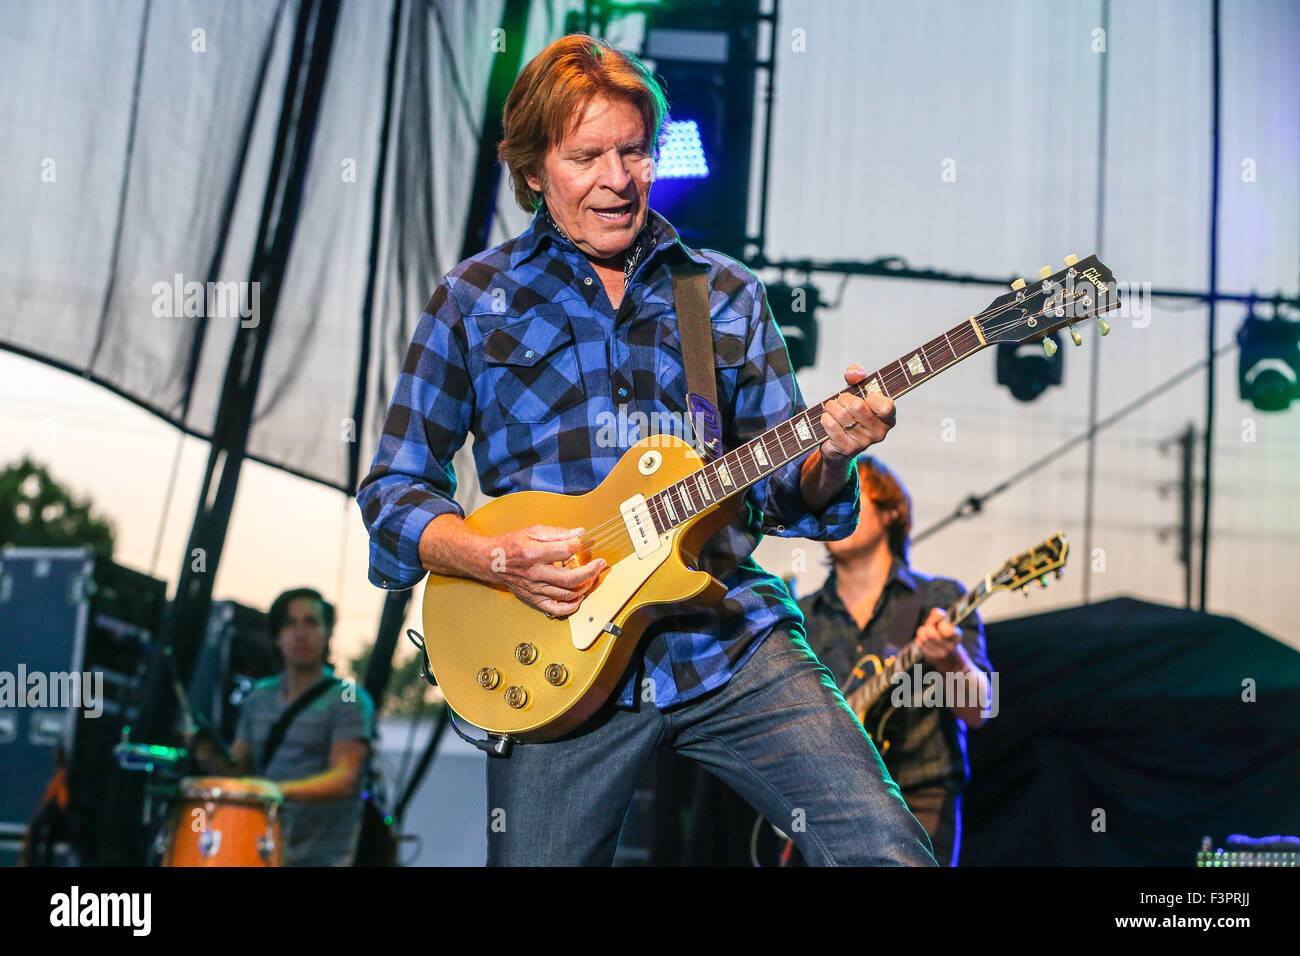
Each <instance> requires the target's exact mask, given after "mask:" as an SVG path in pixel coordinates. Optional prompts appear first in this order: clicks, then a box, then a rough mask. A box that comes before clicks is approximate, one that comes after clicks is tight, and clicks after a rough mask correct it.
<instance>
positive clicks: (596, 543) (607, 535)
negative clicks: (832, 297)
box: [579, 286, 1096, 551]
mask: <svg viewBox="0 0 1300 956" xmlns="http://www.w3.org/2000/svg"><path fill="white" fill-rule="evenodd" d="M1043 292H1044V287H1043V286H1040V287H1039V288H1038V289H1037V290H1035V291H1034V292H1033V293H1032V294H1030V295H1028V296H1026V297H1025V298H1024V299H1018V300H1017V301H1016V302H1015V303H1014V304H1009V305H1007V306H1005V307H1004V308H1003V309H1002V310H1001V311H1000V312H994V313H991V314H990V315H989V316H988V317H987V318H986V320H985V321H987V319H989V318H996V317H998V316H1000V315H1004V314H1005V313H1006V312H1008V311H1010V310H1011V309H1013V308H1016V307H1018V306H1021V305H1023V304H1024V303H1025V302H1027V301H1029V300H1030V299H1032V298H1035V297H1037V296H1039V295H1042V294H1043ZM1054 312H1055V310H1054V309H1053V310H1048V309H1043V310H1042V311H1040V312H1037V313H1034V315H1033V317H1034V318H1039V317H1046V316H1049V315H1051V314H1053V313H1054ZM1095 314H1096V313H1095V312H1093V313H1091V314H1089V315H1083V316H1079V317H1077V318H1076V319H1075V321H1083V320H1084V319H1086V318H1090V317H1091V315H1095ZM1024 318H1028V316H1024V317H1021V318H1018V319H1015V320H1013V321H1010V322H1006V323H1001V324H998V325H994V326H988V327H981V328H982V331H983V332H984V333H985V335H986V336H987V335H990V334H991V335H996V334H998V333H999V332H1002V331H1004V330H1006V329H1009V328H1012V327H1014V326H1015V325H1016V324H1017V323H1019V322H1022V321H1023V320H1024ZM1065 324H1073V323H1065ZM1052 331H1055V330H1052ZM945 334H946V333H945ZM922 348H924V346H923V347H922ZM949 350H950V351H952V352H953V353H954V355H955V354H956V350H955V349H953V348H952V346H951V344H950V345H949ZM927 357H928V356H927ZM962 357H963V358H964V357H965V356H962ZM950 364H951V363H950ZM932 365H933V363H932ZM945 368H946V366H945ZM881 374H882V375H884V374H887V373H881ZM933 374H934V373H933V372H932V373H931V375H933ZM895 377H896V376H895ZM893 380H894V379H893V378H886V383H885V384H886V385H889V384H890V383H891V382H892V381H893ZM905 384H906V385H907V386H908V388H904V389H894V390H891V391H892V392H893V394H896V395H900V397H901V395H902V394H903V393H905V392H906V391H907V390H908V389H909V388H910V386H911V383H910V382H907V383H905ZM850 387H852V388H858V387H860V383H859V385H856V386H850ZM804 414H805V415H806V414H807V412H806V411H805V413H804ZM792 420H793V419H792ZM782 424H786V423H784V422H783V423H782ZM808 424H809V425H810V426H811V425H812V424H813V423H812V422H811V421H810V420H809V421H808ZM817 424H820V421H818V423H817ZM778 427H779V426H778ZM776 437H777V441H778V445H779V446H780V447H781V449H782V452H784V442H783V441H782V440H781V438H780V436H779V435H778V436H776ZM742 447H744V446H742ZM735 451H739V449H735ZM797 457H798V455H797V454H796V455H795V456H793V457H792V458H790V459H788V460H789V461H792V460H794V458H797ZM723 458H725V455H724V456H723ZM721 460H722V459H721V458H720V459H718V461H721ZM716 463H717V462H716V461H715V462H713V464H716ZM786 463H787V462H783V463H782V464H781V465H777V466H776V468H774V469H772V470H773V471H775V470H777V469H779V468H781V467H784V465H785V464H786ZM706 467H707V466H706ZM702 470H703V469H700V471H702ZM697 474H699V471H696V472H694V473H692V475H697ZM692 475H687V476H686V477H685V478H683V479H681V480H680V481H678V482H674V483H673V485H678V484H681V483H683V482H685V481H686V480H688V479H689V478H690V477H692ZM703 481H704V479H697V484H698V483H703ZM671 487H672V485H670V486H669V488H671ZM705 487H706V489H707V485H706V486H705ZM667 491H668V488H665V489H663V492H667ZM734 493H735V492H733V494H734ZM657 494H659V493H656V496H657ZM679 496H681V497H685V496H684V495H682V494H681V492H680V491H679ZM724 497H730V496H729V495H728V496H724ZM718 500H721V499H718ZM692 503H693V499H692ZM648 505H649V508H648V510H649V511H650V512H651V516H652V517H654V518H655V519H657V524H658V525H659V526H663V525H664V524H665V522H664V519H665V518H666V515H665V513H664V510H663V508H662V507H661V506H659V505H658V503H657V502H655V499H654V497H652V498H651V499H650V502H649V503H648ZM696 513H697V514H698V513H699V510H697V512H696ZM624 530H625V523H624V522H623V520H622V518H621V517H619V518H611V519H608V520H607V521H605V522H603V523H602V524H600V525H597V526H596V527H595V528H593V529H592V531H591V532H587V533H584V534H583V535H581V536H579V541H581V542H583V543H584V544H585V545H586V546H585V547H584V548H582V549H581V550H585V551H591V550H594V549H596V548H602V547H605V546H606V545H609V544H611V543H612V542H615V541H617V540H618V539H619V535H620V532H623V531H624ZM629 543H631V542H630V540H629ZM633 550H635V548H634V549H633Z"/></svg>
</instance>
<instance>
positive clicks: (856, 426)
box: [821, 365, 896, 464]
mask: <svg viewBox="0 0 1300 956" xmlns="http://www.w3.org/2000/svg"><path fill="white" fill-rule="evenodd" d="M866 377H867V373H866V371H865V370H864V369H863V368H862V366H861V365H850V366H849V367H848V370H847V371H845V373H844V382H845V384H848V385H857V384H858V383H859V382H861V381H862V380H863V379H864V378H866ZM895 421H896V416H895V412H894V403H893V402H892V401H890V400H889V399H888V398H886V397H885V396H884V395H881V394H880V393H879V392H868V393H867V397H866V398H865V399H862V398H859V397H858V396H857V395H855V394H853V393H852V392H841V393H840V394H839V395H836V396H835V397H834V398H832V399H830V400H829V401H827V402H826V403H825V411H823V412H822V418H821V422H822V428H824V429H826V440H825V441H824V442H822V444H821V453H822V457H823V458H824V459H826V460H827V461H828V462H830V463H832V464H839V463H841V462H845V461H848V460H849V459H850V458H852V457H854V456H855V455H858V454H860V453H861V452H864V451H866V450H867V449H868V448H870V447H871V446H872V445H874V444H876V443H877V442H880V441H883V440H884V438H885V435H886V434H887V433H888V431H889V430H890V429H891V428H893V427H894V422H895Z"/></svg>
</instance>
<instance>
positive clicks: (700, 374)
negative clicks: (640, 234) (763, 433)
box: [670, 260, 722, 459]
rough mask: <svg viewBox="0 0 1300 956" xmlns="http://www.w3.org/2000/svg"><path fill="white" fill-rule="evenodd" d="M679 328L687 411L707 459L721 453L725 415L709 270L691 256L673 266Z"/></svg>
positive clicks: (671, 268)
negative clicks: (717, 367) (721, 411)
mask: <svg viewBox="0 0 1300 956" xmlns="http://www.w3.org/2000/svg"><path fill="white" fill-rule="evenodd" d="M670 272H671V273H672V277H673V305H674V307H675V308H676V311H677V331H678V334H679V335H680V336H681V340H682V365H683V366H684V367H685V369H686V412H687V414H688V415H689V416H690V419H691V427H692V429H694V432H695V436H696V439H697V442H696V446H697V449H698V450H699V451H700V453H701V454H702V455H703V456H704V457H705V459H713V458H716V457H718V456H719V455H721V454H722V419H721V416H720V414H719V412H718V387H717V373H716V372H715V371H714V359H713V320H712V319H711V318H710V317H709V280H708V275H707V272H706V270H705V269H704V268H703V267H702V266H699V265H696V264H695V263H694V262H690V261H689V260H688V261H686V262H682V263H679V264H677V265H674V266H671V267H670Z"/></svg>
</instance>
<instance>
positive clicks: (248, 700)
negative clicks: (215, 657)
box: [235, 667, 375, 866]
mask: <svg viewBox="0 0 1300 956" xmlns="http://www.w3.org/2000/svg"><path fill="white" fill-rule="evenodd" d="M333 674H334V672H333V670H332V669H330V668H328V667H327V668H325V672H324V675H323V676H325V677H332V676H333ZM282 680H283V675H277V676H275V677H268V678H266V679H265V680H261V681H258V683H257V685H256V686H255V687H254V688H253V689H252V690H251V691H250V692H249V694H248V696H247V697H245V698H244V702H243V706H242V707H241V708H240V713H239V729H238V730H237V731H236V732H235V739H236V740H244V741H247V742H248V743H249V745H250V747H251V748H252V754H253V772H254V773H255V774H257V775H258V776H262V777H266V778H267V779H268V780H298V779H301V778H303V777H311V776H315V775H316V774H318V773H322V772H324V771H326V770H328V769H329V765H330V748H331V747H332V746H333V745H334V743H335V741H339V740H364V741H366V742H367V743H368V742H369V741H370V735H371V732H372V731H373V729H374V725H375V705H374V702H373V701H372V700H371V699H370V695H369V694H367V693H366V691H365V688H363V687H361V686H359V685H357V684H355V683H353V682H351V681H348V682H346V683H343V682H341V683H339V684H338V685H336V686H335V687H331V688H330V689H328V690H326V691H325V692H324V693H323V694H321V695H320V696H319V697H317V698H316V699H315V700H314V701H312V702H311V703H310V704H309V705H308V706H307V708H306V709H305V710H303V711H302V712H301V713H299V714H298V716H297V717H295V718H294V719H293V723H291V724H290V725H289V729H288V731H287V732H286V733H285V735H284V739H283V741H281V743H280V748H279V749H278V750H277V751H276V752H275V753H274V754H273V755H272V757H271V764H270V766H268V767H263V766H262V750H263V748H264V747H265V746H266V738H267V737H268V736H269V735H270V733H271V727H272V726H273V725H274V724H275V722H276V721H277V720H279V719H280V715H281V714H283V713H284V712H285V710H287V709H288V707H289V701H286V700H285V699H284V694H283V691H282ZM362 783H363V780H362V779H361V778H360V777H359V778H358V780H357V790H356V792H355V793H353V795H352V796H350V797H348V798H346V799H343V800H334V801H331V802H329V803H296V802H293V801H286V802H285V804H284V806H283V807H281V808H280V813H281V817H280V819H281V821H282V822H281V839H283V840H284V855H283V862H284V865H285V866H351V865H352V858H353V856H354V854H355V853H356V847H357V838H358V836H359V835H360V833H361V800H360V794H361V785H362Z"/></svg>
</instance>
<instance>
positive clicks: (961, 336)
mask: <svg viewBox="0 0 1300 956" xmlns="http://www.w3.org/2000/svg"><path fill="white" fill-rule="evenodd" d="M986 344H987V343H986V342H985V340H984V337H983V334H982V332H981V330H980V327H979V324H978V323H977V322H976V320H975V318H974V317H973V316H972V317H971V318H970V319H968V320H967V321H966V322H963V323H961V324H960V325H957V326H954V327H953V328H951V329H949V330H948V331H946V332H943V333H941V334H939V335H938V336H936V337H935V338H933V339H931V340H930V341H929V342H925V343H923V344H922V345H921V346H919V347H918V348H916V349H913V350H912V351H911V352H910V353H907V354H905V355H904V356H903V357H902V358H899V359H896V360H895V361H893V362H890V363H889V364H887V365H883V366H881V367H880V368H878V369H877V370H876V371H875V372H874V373H872V374H871V375H870V376H868V377H867V378H865V379H863V380H862V381H861V382H859V383H857V384H856V385H853V386H849V387H847V388H846V389H845V391H849V392H852V393H853V394H856V395H858V396H859V397H862V398H865V397H866V396H867V395H869V394H870V393H871V392H876V393H877V394H880V395H884V396H885V397H886V398H889V399H896V398H898V397H899V396H901V395H903V394H904V393H906V392H908V391H910V390H911V389H913V388H915V387H916V386H917V385H920V384H921V383H922V382H925V381H928V380H929V379H931V378H933V377H934V376H935V375H937V374H939V373H940V372H941V371H943V370H944V369H946V368H947V367H948V366H950V365H953V364H955V363H957V362H959V361H961V360H962V359H963V358H966V357H967V356H968V355H970V354H972V353H974V352H977V351H979V350H980V349H981V348H983V347H985V345H986ZM828 401H829V399H828ZM825 410H826V403H825V402H823V403H821V404H819V405H816V406H813V407H811V408H808V409H806V410H805V411H804V412H803V413H802V414H800V415H797V416H795V417H793V418H791V419H790V420H788V421H785V422H782V423H780V424H779V425H776V426H774V427H772V428H769V429H768V430H767V431H765V432H763V433H762V434H761V435H758V436H756V437H754V438H753V439H751V440H750V441H748V442H746V443H745V444H744V445H741V446H740V447H739V448H736V449H733V450H732V451H730V452H727V453H726V454H724V455H721V456H720V457H719V458H717V459H715V460H714V461H712V462H709V463H707V464H705V465H704V466H703V467H702V468H700V469H699V470H697V471H696V472H695V473H694V474H691V475H687V476H686V477H684V478H682V479H680V480H679V481H677V482H676V483H674V484H672V485H670V486H669V487H667V488H665V489H664V490H663V491H662V492H660V493H659V494H658V495H655V496H654V497H652V498H651V499H650V502H651V507H652V509H653V513H654V515H655V518H656V520H657V521H659V522H660V523H661V524H667V525H678V524H681V523H683V522H685V521H687V520H689V519H690V518H692V517H694V516H695V515H697V514H699V513H700V512H702V511H705V510H707V509H708V508H709V507H711V506H712V505H713V504H715V503H716V502H718V501H721V500H723V499H725V498H727V497H729V496H730V495H733V494H735V493H736V492H737V491H742V490H744V489H745V488H748V487H749V486H750V485H753V484H755V483H757V482H759V481H761V480H762V479H763V478H765V477H767V476H768V475H770V474H772V473H773V472H775V471H776V470H777V469H779V468H781V467H782V466H784V465H785V464H787V463H788V462H790V461H793V460H794V459H795V458H797V457H799V456H800V455H803V454H806V453H808V452H809V451H811V450H812V449H813V448H815V447H817V446H818V445H819V444H820V443H821V442H823V441H825V440H826V430H825V428H824V427H823V426H822V423H821V416H822V414H823V413H824V412H825ZM674 494H675V495H676V496H675V497H674ZM981 593H983V592H982V590H981V589H976V591H974V592H972V593H971V594H968V595H967V596H966V597H965V598H963V599H962V600H960V601H958V602H957V604H955V605H953V609H952V612H951V613H952V614H953V615H954V616H957V615H962V616H964V615H967V614H969V613H971V611H972V610H973V609H974V607H975V606H977V605H978V599H977V598H978V596H979V595H980V594H981Z"/></svg>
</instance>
